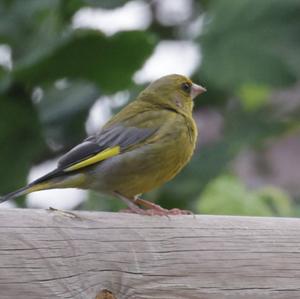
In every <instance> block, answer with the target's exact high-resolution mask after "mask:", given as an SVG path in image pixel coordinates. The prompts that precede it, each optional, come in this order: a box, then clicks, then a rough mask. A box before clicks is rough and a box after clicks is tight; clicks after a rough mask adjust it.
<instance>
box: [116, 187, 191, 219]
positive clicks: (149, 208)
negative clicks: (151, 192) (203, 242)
mask: <svg viewBox="0 0 300 299" xmlns="http://www.w3.org/2000/svg"><path fill="white" fill-rule="evenodd" d="M115 194H116V195H117V196H118V197H119V198H120V199H122V200H123V201H124V202H125V203H126V204H127V206H128V209H125V210H121V212H124V213H133V214H139V215H147V216H167V217H168V216H170V215H193V213H192V212H191V211H187V210H180V209H170V210H168V209H164V208H162V207H161V206H160V205H157V204H155V203H153V202H150V201H148V200H144V199H141V198H139V197H135V198H134V199H128V198H126V197H124V196H122V195H120V194H119V193H115ZM140 206H141V207H143V208H145V209H142V208H140Z"/></svg>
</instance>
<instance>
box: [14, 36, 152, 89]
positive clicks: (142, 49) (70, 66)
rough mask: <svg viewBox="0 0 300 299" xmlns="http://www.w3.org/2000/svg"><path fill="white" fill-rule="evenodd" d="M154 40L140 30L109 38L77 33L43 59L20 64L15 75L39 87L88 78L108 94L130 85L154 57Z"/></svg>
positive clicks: (52, 49)
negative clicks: (143, 65)
mask: <svg viewBox="0 0 300 299" xmlns="http://www.w3.org/2000/svg"><path fill="white" fill-rule="evenodd" d="M154 41H155V40H154V39H153V37H152V36H149V34H146V33H144V32H141V31H128V32H120V33H117V34H115V35H114V36H112V37H106V36H104V35H103V34H101V33H100V32H99V31H95V30H78V31H76V32H74V33H73V34H71V36H69V37H68V38H65V39H64V40H62V41H61V42H60V43H59V44H58V45H56V46H54V47H52V48H51V49H49V51H48V52H47V53H45V54H44V55H43V56H41V57H36V59H32V60H30V61H27V62H23V63H22V65H19V66H18V67H17V68H16V69H15V71H14V76H15V79H16V80H21V81H24V82H26V83H27V84H30V85H31V86H33V85H38V84H39V83H41V82H51V81H54V80H57V79H60V78H65V77H66V78H70V79H85V80H90V81H92V82H94V83H95V84H97V85H98V86H99V87H100V88H101V89H102V90H104V91H105V92H114V91H117V90H122V89H125V88H127V87H128V86H130V84H131V83H132V79H131V78H132V75H133V74H134V72H135V71H136V70H137V69H138V68H140V67H141V66H142V64H143V62H144V61H145V59H146V58H147V57H148V56H149V55H150V54H151V52H152V50H153V47H154Z"/></svg>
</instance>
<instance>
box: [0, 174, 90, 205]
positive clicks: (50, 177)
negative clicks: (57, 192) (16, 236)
mask: <svg viewBox="0 0 300 299" xmlns="http://www.w3.org/2000/svg"><path fill="white" fill-rule="evenodd" d="M84 182H85V176H84V175H83V174H75V175H65V174H64V173H63V172H62V171H61V170H59V169H56V170H54V171H52V172H49V173H48V174H46V175H44V176H42V177H41V178H39V179H37V180H35V181H34V182H32V183H30V184H29V185H27V186H25V187H23V188H21V189H18V190H16V191H14V192H11V193H9V194H7V195H4V196H0V203H2V202H4V201H7V200H10V199H14V198H16V197H19V196H22V195H26V194H29V193H31V192H35V191H41V190H47V189H54V188H82V187H83V184H84Z"/></svg>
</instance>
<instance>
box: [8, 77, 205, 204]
mask: <svg viewBox="0 0 300 299" xmlns="http://www.w3.org/2000/svg"><path fill="white" fill-rule="evenodd" d="M204 91H205V89H204V88H203V87H201V86H199V85H196V84H194V83H192V82H191V81H190V80H189V79H188V78H186V77H184V76H181V75H168V76H165V77H162V78H160V79H158V80H157V81H155V82H153V83H152V84H150V85H149V86H148V87H147V88H146V89H145V90H144V91H142V92H141V93H140V95H139V96H138V97H137V99H136V100H135V101H133V102H131V103H130V104H129V105H127V106H126V107H125V108H123V110H121V111H120V112H119V113H118V114H116V115H115V116H114V117H112V118H111V120H110V121H109V122H108V123H107V124H106V125H105V126H104V127H103V128H102V129H101V131H100V132H99V133H98V134H96V135H94V136H90V137H89V138H87V139H86V140H85V141H84V142H82V143H81V144H79V145H78V146H77V147H75V148H74V149H72V150H71V151H70V152H68V153H67V154H66V155H64V156H63V157H62V158H61V159H60V160H59V162H58V167H57V169H55V170H54V171H52V172H51V173H49V174H47V175H45V176H43V177H42V178H40V179H38V180H36V181H35V182H33V183H31V184H29V185H28V186H26V187H25V188H22V189H20V190H18V191H15V192H13V193H10V194H8V195H7V196H4V197H3V198H2V201H5V200H7V199H10V198H14V197H17V196H19V195H22V194H27V193H30V192H33V191H38V190H44V189H52V188H68V187H78V188H82V189H93V190H98V191H100V192H103V193H106V194H119V195H120V196H122V197H125V198H127V199H130V200H132V199H133V198H134V197H135V196H136V195H138V194H141V193H145V192H147V191H150V190H152V189H154V188H156V187H159V186H160V185H162V184H164V183H165V182H167V181H169V180H170V179H172V178H173V177H174V176H175V175H176V174H177V173H178V172H179V171H180V170H181V169H182V168H183V167H184V166H185V165H186V163H187V162H188V161H189V160H190V158H191V156H192V154H193V152H194V149H195V144H196V140H197V127H196V124H195V122H194V120H193V117H192V109H193V98H194V97H195V96H196V95H198V94H200V93H202V92H204Z"/></svg>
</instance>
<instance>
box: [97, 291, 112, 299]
mask: <svg viewBox="0 0 300 299" xmlns="http://www.w3.org/2000/svg"><path fill="white" fill-rule="evenodd" d="M95 299H117V297H116V296H115V295H114V294H113V293H112V292H110V291H109V290H102V291H101V292H100V293H99V294H98V295H97V296H96V298H95Z"/></svg>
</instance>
